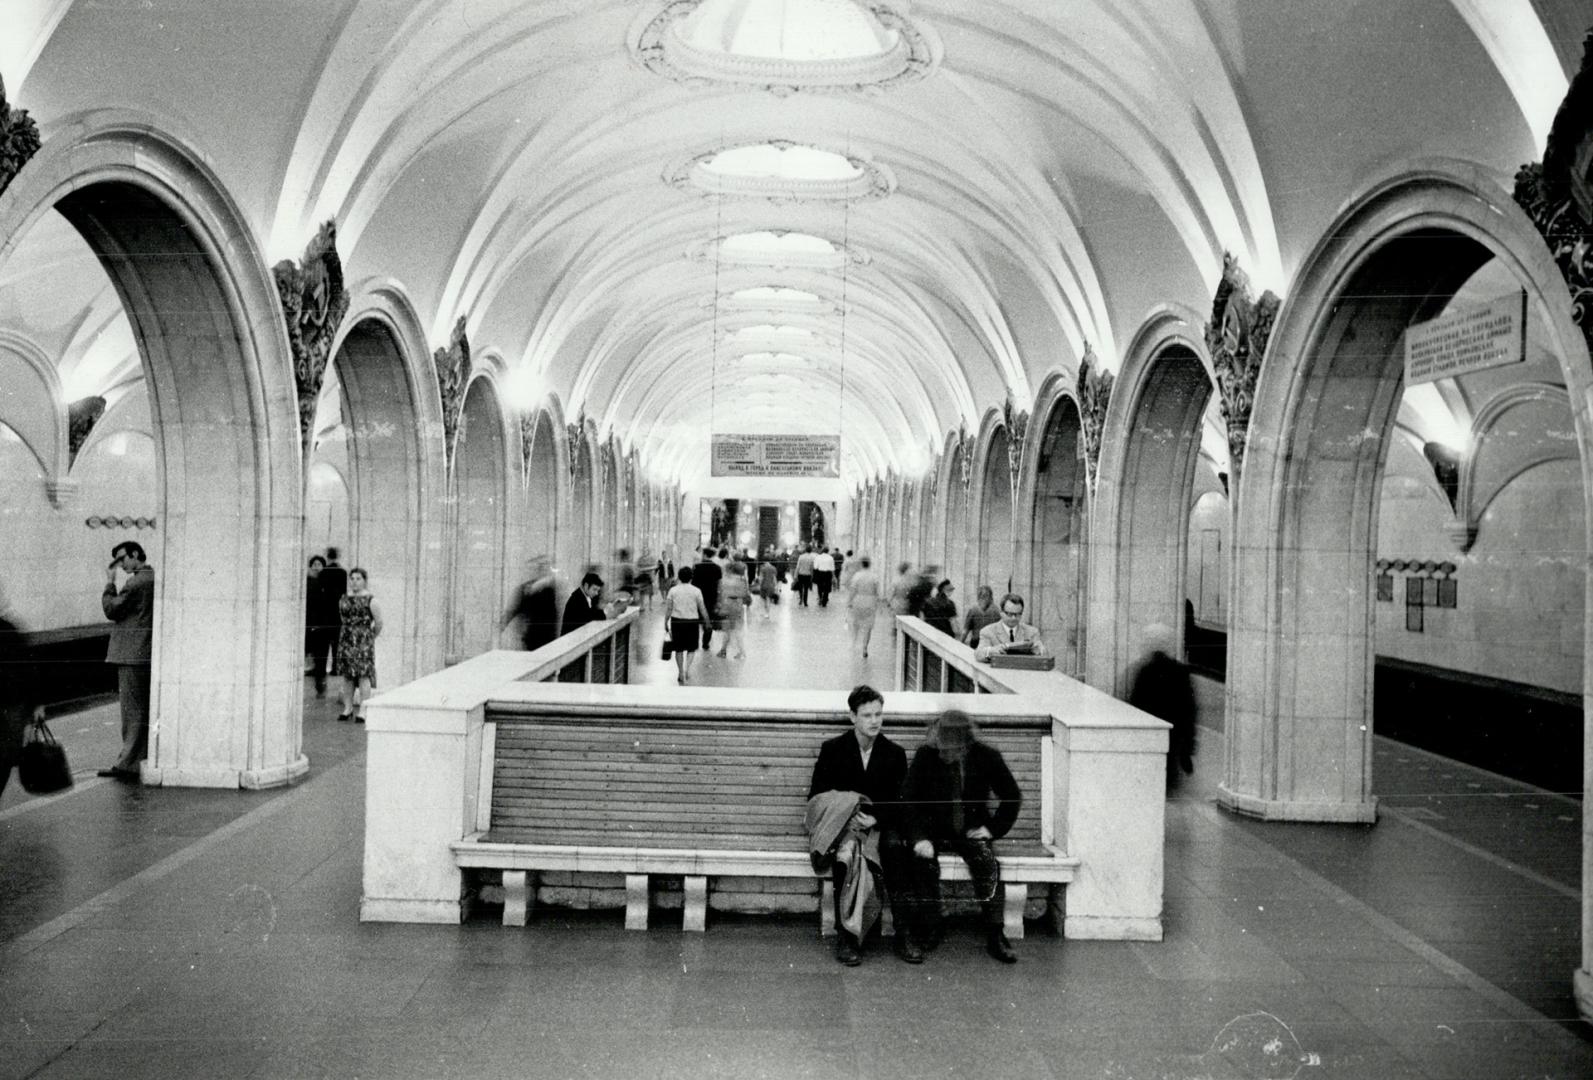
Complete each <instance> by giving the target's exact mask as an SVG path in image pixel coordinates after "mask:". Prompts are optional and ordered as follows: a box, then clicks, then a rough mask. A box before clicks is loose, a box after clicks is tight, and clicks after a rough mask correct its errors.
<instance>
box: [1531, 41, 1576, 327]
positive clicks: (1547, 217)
mask: <svg viewBox="0 0 1593 1080" xmlns="http://www.w3.org/2000/svg"><path fill="white" fill-rule="evenodd" d="M1515 200H1516V202H1517V203H1519V204H1520V205H1521V208H1522V209H1523V210H1525V211H1526V212H1527V216H1529V217H1530V218H1532V223H1533V224H1534V225H1536V226H1537V227H1538V232H1540V233H1542V234H1543V239H1544V242H1545V243H1547V244H1548V246H1549V252H1550V254H1552V255H1553V256H1554V261H1555V263H1556V264H1557V265H1558V266H1559V267H1560V273H1561V274H1562V275H1563V276H1564V278H1565V284H1566V287H1567V288H1568V289H1570V291H1571V317H1572V318H1573V319H1574V320H1575V321H1576V324H1577V325H1578V326H1580V327H1581V328H1582V336H1583V337H1584V338H1585V339H1586V340H1587V343H1588V349H1589V351H1590V352H1593V32H1589V34H1588V36H1587V38H1586V40H1585V41H1584V42H1583V45H1582V67H1581V69H1580V70H1579V71H1578V72H1577V73H1576V76H1575V77H1574V78H1573V79H1572V80H1571V85H1570V88H1569V89H1567V90H1566V93H1565V100H1564V101H1562V102H1561V103H1560V109H1559V111H1558V112H1556V113H1555V114H1554V123H1553V124H1552V125H1551V126H1550V128H1549V138H1548V142H1547V143H1546V144H1545V146H1544V150H1543V161H1542V163H1541V164H1528V165H1523V166H1521V168H1520V169H1519V170H1518V171H1517V172H1516V187H1515Z"/></svg>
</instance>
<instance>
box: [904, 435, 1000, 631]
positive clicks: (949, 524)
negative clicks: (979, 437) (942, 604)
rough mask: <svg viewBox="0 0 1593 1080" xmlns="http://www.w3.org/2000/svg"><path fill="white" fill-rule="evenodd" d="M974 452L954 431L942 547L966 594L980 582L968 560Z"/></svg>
mask: <svg viewBox="0 0 1593 1080" xmlns="http://www.w3.org/2000/svg"><path fill="white" fill-rule="evenodd" d="M972 453H973V447H972V445H970V444H969V443H968V441H967V440H965V439H963V438H962V436H961V434H960V433H959V432H952V433H951V435H950V436H949V437H948V438H947V440H946V453H945V455H944V457H943V458H942V461H943V462H944V469H943V472H944V476H942V478H941V488H940V490H941V493H942V494H941V498H940V506H941V510H940V515H939V517H940V548H941V552H942V555H943V557H944V558H945V564H946V576H947V577H949V578H951V580H952V581H953V582H955V583H956V584H957V587H958V588H959V589H961V590H962V594H963V595H964V596H973V595H974V590H975V588H976V587H977V585H978V584H979V583H978V582H977V581H975V580H973V572H972V571H971V570H970V569H969V567H968V559H967V548H968V488H969V485H968V484H967V483H965V482H964V481H963V473H964V472H965V471H966V470H967V469H969V468H970V466H969V464H968V456H969V455H970V454H972ZM891 569H893V570H894V569H895V567H892V568H891ZM971 602H972V601H970V603H971Z"/></svg>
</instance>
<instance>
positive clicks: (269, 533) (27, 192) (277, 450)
mask: <svg viewBox="0 0 1593 1080" xmlns="http://www.w3.org/2000/svg"><path fill="white" fill-rule="evenodd" d="M52 209H54V210H57V211H59V212H60V213H61V214H62V215H63V216H64V217H65V218H66V219H67V220H68V221H69V222H71V224H72V225H73V227H75V228H76V229H77V231H78V232H79V233H80V234H81V235H82V236H83V239H84V240H85V241H86V242H87V243H88V245H89V247H90V248H91V249H92V250H93V251H94V252H95V253H96V255H98V256H99V258H100V261H101V264H102V266H103V267H104V269H105V272H106V274H107V276H108V277H109V278H110V279H111V282H112V284H113V285H114V286H115V288H116V291H117V295H118V297H119V298H120V300H121V303H122V306H123V308H124V310H125V311H126V312H127V316H128V321H129V323H130V324H131V326H132V330H133V335H134V338H135V340H136V341H137V342H138V349H139V355H140V358H141V362H142V364H143V367H144V375H145V379H146V381H147V385H148V387H149V396H150V406H151V416H152V418H153V420H154V425H153V428H154V432H155V440H156V446H157V461H158V473H159V476H160V483H159V496H158V504H157V505H158V509H157V520H158V521H159V523H160V529H161V530H162V534H163V537H162V538H163V565H162V566H159V567H156V576H155V580H156V596H155V627H154V650H153V671H152V675H153V679H152V684H153V685H152V694H151V715H150V746H149V760H148V761H146V763H145V767H144V780H145V782H146V783H155V784H168V785H177V786H202V787H240V786H241V787H265V786H270V785H276V784H282V783H286V782H288V781H289V780H291V779H293V778H294V777H297V776H300V775H302V774H303V773H304V772H306V771H307V770H308V768H309V761H308V759H307V758H306V757H305V756H304V753H303V751H302V727H303V711H302V710H303V699H302V693H301V688H300V680H301V677H302V676H301V671H300V666H299V665H300V657H301V656H302V652H303V610H304V569H303V560H302V558H301V555H302V550H303V540H302V536H301V525H300V521H301V518H302V514H303V491H302V484H301V479H300V477H301V474H302V468H303V466H302V462H301V460H300V457H301V454H300V449H299V447H300V439H299V419H298V408H297V395H296V387H295V384H294V376H293V364H292V360H291V355H290V352H289V348H288V340H287V331H286V328H285V326H284V323H283V319H282V311H281V307H280V306H279V303H278V300H277V293H276V286H275V284H274V281H273V279H272V276H271V272H270V270H269V268H268V267H267V266H266V262H265V259H264V258H263V256H262V254H261V252H260V249H259V247H258V245H257V244H256V242H255V238H254V237H253V235H252V234H251V233H250V231H249V226H248V223H247V219H246V218H245V216H244V215H243V213H242V212H241V210H240V209H239V208H238V206H237V205H236V204H235V203H234V202H233V200H232V198H231V196H230V195H229V194H228V193H227V192H226V190H225V189H224V188H223V186H222V184H221V183H220V181H219V180H218V179H217V178H216V177H215V175H214V174H213V173H212V172H211V171H210V168H209V166H208V165H206V164H205V162H204V160H203V158H202V157H201V156H200V155H199V154H198V153H197V152H195V151H193V150H192V149H191V148H190V147H189V146H188V145H187V144H185V143H184V142H182V141H181V140H179V139H177V138H176V137H174V136H172V135H170V134H168V133H166V132H164V131H163V130H161V129H160V127H159V126H158V125H156V124H155V123H154V122H152V121H151V120H150V119H149V118H148V117H146V116H144V115H142V114H135V113H132V112H128V111H125V110H95V111H92V112H87V113H82V114H78V115H75V116H71V117H67V118H65V119H63V120H61V121H59V122H57V123H55V124H53V125H51V126H50V129H49V131H48V133H47V139H46V142H45V144H44V146H43V148H42V149H40V151H39V152H38V154H36V155H35V156H34V157H33V159H32V160H31V161H30V162H28V164H27V165H26V166H25V167H24V168H23V169H22V171H21V172H20V173H19V174H18V175H17V176H16V178H15V179H14V180H13V181H12V183H11V184H10V186H9V187H7V189H6V190H5V192H4V193H0V261H3V260H4V259H6V258H8V257H10V256H11V255H12V254H13V252H14V251H15V249H16V246H17V244H18V242H19V241H20V240H21V238H22V237H24V236H25V235H26V234H27V232H28V229H29V228H30V227H31V226H32V225H33V223H34V222H36V221H37V220H38V219H39V217H40V216H41V215H43V214H45V213H47V212H49V211H50V210H52ZM106 554H107V556H108V555H109V552H108V551H107V553H106Z"/></svg>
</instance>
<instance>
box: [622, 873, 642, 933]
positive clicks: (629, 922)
mask: <svg viewBox="0 0 1593 1080" xmlns="http://www.w3.org/2000/svg"><path fill="white" fill-rule="evenodd" d="M625 929H627V930H646V929H647V875H646V874H626V875H625Z"/></svg>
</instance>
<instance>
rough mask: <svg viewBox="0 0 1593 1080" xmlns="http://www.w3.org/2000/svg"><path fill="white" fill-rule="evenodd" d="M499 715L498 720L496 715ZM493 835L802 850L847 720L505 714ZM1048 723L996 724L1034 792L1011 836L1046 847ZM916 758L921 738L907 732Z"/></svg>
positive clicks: (999, 744)
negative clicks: (824, 767)
mask: <svg viewBox="0 0 1593 1080" xmlns="http://www.w3.org/2000/svg"><path fill="white" fill-rule="evenodd" d="M489 719H494V718H493V717H492V716H491V714H490V713H489ZM496 726H497V730H496V739H495V752H494V762H493V778H492V784H493V790H492V817H491V829H490V835H491V838H492V839H494V840H506V841H515V842H521V843H537V844H596V845H601V846H612V847H671V848H673V847H682V846H684V847H691V848H713V849H737V850H742V849H744V850H752V851H771V850H774V851H803V850H805V849H806V846H807V835H806V832H805V831H804V827H803V815H804V810H805V808H806V805H807V794H808V784H809V782H810V781H811V780H812V776H813V763H814V762H815V761H816V760H817V759H818V752H819V744H820V743H822V742H823V741H824V740H825V739H828V738H832V737H833V736H835V735H836V734H838V733H840V732H841V731H844V730H845V727H844V726H842V724H841V723H840V722H839V721H837V722H836V723H818V722H814V721H798V722H791V721H787V722H780V721H758V720H737V721H733V722H728V723H727V722H725V721H724V720H723V719H715V720H713V721H711V722H710V721H692V720H689V719H683V718H680V717H667V718H666V717H659V718H656V719H649V718H626V719H623V720H612V719H603V718H596V717H589V716H574V717H559V716H514V717H502V718H497V725H496ZM1049 734H1050V728H1049V726H1043V727H1042V726H1040V724H1039V723H1038V722H1037V723H1036V724H1034V725H1032V726H1029V727H1023V728H1015V727H1014V728H1001V729H987V730H986V731H985V732H984V733H983V737H984V739H985V741H987V742H989V743H991V744H992V745H994V746H995V747H996V748H998V749H999V750H1000V751H1001V752H1002V755H1003V756H1004V757H1005V758H1006V761H1007V765H1008V767H1009V768H1011V769H1012V773H1013V776H1014V777H1015V778H1016V779H1017V781H1018V786H1019V788H1020V789H1021V790H1022V791H1023V796H1024V799H1023V808H1022V810H1021V812H1020V813H1019V815H1018V821H1017V824H1016V825H1015V826H1014V827H1013V829H1012V832H1011V833H1010V834H1009V838H1010V839H1011V840H1012V841H1014V842H1020V843H1029V844H1033V843H1038V842H1039V840H1040V820H1041V808H1040V795H1041V783H1040V757H1041V749H1040V741H1041V738H1042V736H1046V735H1049ZM893 737H895V738H896V741H898V742H900V743H902V744H903V746H904V748H905V749H906V750H907V753H908V757H909V760H911V757H912V753H913V751H914V749H916V748H917V746H918V744H919V742H920V741H921V739H920V737H919V735H918V732H916V731H915V732H914V733H913V737H911V738H908V737H906V736H905V735H902V736H900V737H896V736H893Z"/></svg>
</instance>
